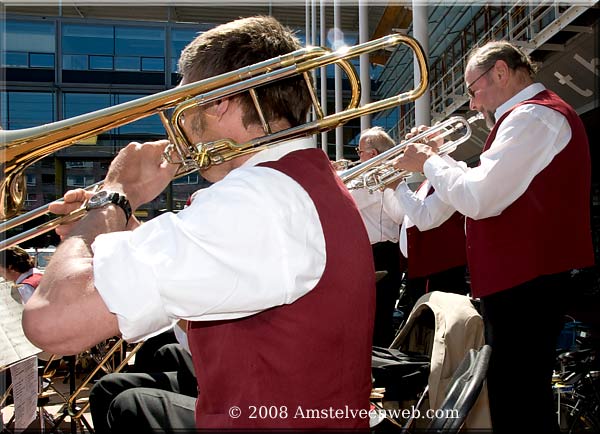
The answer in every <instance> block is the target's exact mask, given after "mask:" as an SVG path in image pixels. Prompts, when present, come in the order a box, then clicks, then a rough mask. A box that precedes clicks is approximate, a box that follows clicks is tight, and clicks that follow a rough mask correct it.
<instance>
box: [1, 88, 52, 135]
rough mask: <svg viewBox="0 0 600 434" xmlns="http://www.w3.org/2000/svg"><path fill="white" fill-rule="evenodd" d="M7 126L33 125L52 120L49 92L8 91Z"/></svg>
mask: <svg viewBox="0 0 600 434" xmlns="http://www.w3.org/2000/svg"><path fill="white" fill-rule="evenodd" d="M7 102H8V128H9V129H11V130H13V129H19V128H28V127H35V126H38V125H43V124H47V123H50V122H52V121H53V120H54V99H53V98H52V93H50V92H8V101H7Z"/></svg>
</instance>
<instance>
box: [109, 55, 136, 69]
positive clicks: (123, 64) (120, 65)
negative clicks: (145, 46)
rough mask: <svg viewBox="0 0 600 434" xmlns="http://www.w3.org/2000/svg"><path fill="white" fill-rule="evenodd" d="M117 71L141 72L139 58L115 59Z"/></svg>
mask: <svg viewBox="0 0 600 434" xmlns="http://www.w3.org/2000/svg"><path fill="white" fill-rule="evenodd" d="M115 69H116V70H117V71H139V70H140V58H139V57H115Z"/></svg>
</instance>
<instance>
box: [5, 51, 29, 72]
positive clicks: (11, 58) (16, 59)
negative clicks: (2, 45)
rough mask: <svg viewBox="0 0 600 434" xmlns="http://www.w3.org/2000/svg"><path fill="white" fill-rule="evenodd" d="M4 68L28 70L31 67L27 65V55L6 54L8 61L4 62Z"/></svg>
mask: <svg viewBox="0 0 600 434" xmlns="http://www.w3.org/2000/svg"><path fill="white" fill-rule="evenodd" d="M4 66H9V67H13V68H27V67H28V66H29V65H28V63H27V53H15V52H10V53H6V60H5V61H4Z"/></svg>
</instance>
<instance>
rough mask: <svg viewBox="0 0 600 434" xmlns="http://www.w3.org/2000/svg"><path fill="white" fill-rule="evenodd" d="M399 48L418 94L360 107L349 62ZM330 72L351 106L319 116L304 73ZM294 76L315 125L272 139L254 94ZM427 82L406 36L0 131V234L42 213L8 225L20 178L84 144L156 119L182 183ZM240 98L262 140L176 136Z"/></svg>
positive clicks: (319, 51)
mask: <svg viewBox="0 0 600 434" xmlns="http://www.w3.org/2000/svg"><path fill="white" fill-rule="evenodd" d="M401 44H403V45H406V46H408V48H410V49H411V50H413V51H414V54H415V59H416V60H415V62H416V64H417V65H418V67H419V70H420V77H421V79H420V82H419V84H418V86H416V87H415V88H414V89H412V90H409V91H406V92H402V93H400V94H398V95H394V96H391V97H389V98H386V99H383V100H380V101H375V102H372V103H368V104H364V105H362V106H360V89H361V86H360V80H359V77H358V75H357V73H356V70H355V68H354V66H353V65H352V63H351V62H350V61H349V59H351V58H354V57H357V56H359V55H361V54H365V53H371V52H375V51H379V50H385V49H390V48H393V47H396V46H399V45H401ZM330 64H335V65H337V66H339V67H340V68H342V70H343V71H344V72H345V73H346V75H347V77H348V81H349V83H350V89H351V98H350V101H349V103H348V105H347V107H346V108H345V109H344V110H343V111H341V112H339V113H332V114H330V115H324V114H323V110H322V108H321V106H320V104H319V103H318V99H317V95H316V92H315V90H314V88H313V85H312V82H311V78H310V72H311V71H313V70H315V69H316V68H321V67H324V66H327V65H330ZM294 76H302V77H303V79H304V81H305V82H306V85H307V87H308V91H309V93H310V96H311V99H312V105H313V108H314V111H315V114H316V116H315V117H316V119H315V120H314V121H310V122H307V123H305V124H302V125H299V126H295V127H291V128H288V129H285V130H282V131H278V132H275V133H272V132H271V131H270V130H269V127H268V124H267V123H266V122H265V121H264V119H265V116H264V114H263V111H262V109H261V107H260V104H259V101H258V97H257V96H256V91H255V89H256V88H258V87H260V86H264V85H268V84H272V83H274V82H276V81H279V80H282V79H285V78H289V77H294ZM428 80H429V73H428V70H427V61H426V57H425V54H424V53H423V49H422V48H421V46H420V44H419V43H418V42H417V41H416V40H415V39H413V38H411V37H409V36H406V35H401V34H392V35H388V36H385V37H383V38H379V39H376V40H373V41H369V42H366V43H364V44H359V45H355V46H353V47H347V48H343V49H339V50H337V51H333V52H332V51H330V50H327V49H325V48H321V47H307V48H304V49H300V50H297V51H294V52H292V53H289V54H286V55H282V56H279V57H275V58H272V59H269V60H265V61H262V62H259V63H256V64H254V65H251V66H247V67H243V68H240V69H238V70H236V71H232V72H228V73H225V74H221V75H218V76H215V77H211V78H208V79H205V80H201V81H198V82H195V83H190V84H187V85H184V86H180V87H177V88H174V89H170V90H166V91H163V92H160V93H158V94H155V95H151V96H147V97H143V98H139V99H137V100H134V101H129V102H126V103H123V104H119V105H117V106H113V107H109V108H105V109H102V110H98V111H95V112H92V113H88V114H84V115H80V116H77V117H74V118H71V119H66V120H62V121H58V122H55V123H52V124H47V125H42V126H39V127H33V128H27V129H23V130H13V131H10V130H9V131H0V151H2V152H0V155H2V158H1V159H0V166H1V167H2V170H3V175H4V177H3V179H2V180H1V183H0V219H2V220H7V221H5V222H4V223H3V224H2V225H1V227H0V230H1V231H2V232H3V233H5V232H6V231H7V230H8V229H10V228H12V227H15V226H17V225H19V224H22V223H25V222H26V221H29V220H31V217H30V215H35V216H40V215H44V214H45V213H46V211H47V209H48V205H46V206H44V207H42V208H41V209H38V210H34V211H33V212H31V214H30V215H27V216H23V217H22V218H18V220H17V221H16V222H15V221H14V219H13V221H11V220H10V219H11V218H12V217H14V216H15V215H17V214H18V212H19V210H20V209H21V208H22V205H23V202H24V196H25V189H24V182H23V173H24V170H25V169H26V168H27V167H28V166H29V165H31V164H33V163H35V162H37V161H39V160H41V159H42V158H44V157H46V156H47V155H49V154H51V153H53V152H55V151H58V150H60V149H63V148H66V147H68V146H70V145H72V144H74V143H76V142H77V141H80V140H83V139H85V138H86V137H90V136H94V135H98V134H100V133H102V132H104V131H107V130H110V129H113V128H116V127H119V126H121V125H124V124H127V123H130V122H134V121H136V120H139V119H141V118H144V117H147V116H151V115H153V114H155V113H158V115H159V117H160V119H161V121H162V123H163V126H164V128H165V130H166V132H167V136H168V139H169V141H170V143H171V144H170V145H169V147H168V149H167V150H166V152H165V159H166V160H167V161H168V162H169V163H173V164H178V165H179V168H178V171H177V175H176V176H183V175H186V174H188V173H191V172H193V171H195V170H198V169H204V168H207V167H209V166H210V165H213V164H221V163H223V162H226V161H229V160H231V159H232V158H236V157H239V156H242V155H247V154H249V153H254V152H258V151H260V150H262V149H266V148H269V147H272V146H276V145H278V144H279V143H280V142H283V141H285V140H289V139H293V138H298V137H303V136H308V135H312V134H316V133H319V132H323V131H327V130H330V129H333V128H337V127H339V126H342V125H344V124H345V123H346V122H348V121H349V120H351V119H354V118H357V117H360V116H364V115H368V114H371V113H375V112H378V111H382V110H387V109H389V108H392V107H395V106H397V105H400V104H403V103H407V102H411V101H414V100H416V99H417V98H418V97H420V96H421V95H422V94H423V93H424V92H425V90H426V88H427V85H428ZM242 92H249V94H250V96H251V98H252V100H253V102H254V106H255V108H256V110H257V112H258V115H259V118H260V119H261V120H262V124H263V129H264V132H265V135H263V136H261V137H257V138H255V139H253V140H251V141H249V142H247V143H236V142H234V141H232V140H229V139H223V140H218V141H215V142H210V143H190V141H189V140H188V138H187V137H186V135H185V133H184V132H183V129H182V114H183V113H184V112H185V111H186V110H188V109H189V108H192V107H199V106H203V105H205V104H208V103H211V102H213V101H216V100H218V99H221V98H228V97H231V96H234V95H237V94H240V93H242ZM28 214H29V213H28ZM83 214H84V211H82V210H77V211H75V212H74V213H72V214H69V215H68V216H66V217H61V218H57V219H54V220H53V221H52V222H48V223H46V224H44V225H43V226H41V227H38V228H34V229H33V230H30V231H28V232H27V233H25V234H19V235H16V236H14V237H12V238H8V239H5V240H4V241H2V242H0V250H4V249H6V248H8V247H10V246H13V245H16V244H19V243H21V242H23V241H26V240H29V239H31V238H34V237H36V236H38V235H41V234H42V233H45V232H48V231H50V230H52V229H54V228H55V227H57V226H58V225H59V224H62V223H64V222H65V220H64V219H65V218H66V219H69V220H74V219H77V218H80V217H81V216H82V215H83Z"/></svg>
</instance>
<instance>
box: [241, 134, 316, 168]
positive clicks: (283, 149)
mask: <svg viewBox="0 0 600 434" xmlns="http://www.w3.org/2000/svg"><path fill="white" fill-rule="evenodd" d="M315 146H316V142H315V136H310V137H305V138H302V139H295V140H288V141H285V142H282V143H281V144H279V145H275V146H273V147H271V148H267V149H263V150H262V151H260V152H257V153H256V154H254V155H253V156H252V157H250V158H249V159H248V160H246V161H245V162H244V164H242V165H241V166H240V167H250V166H256V165H257V164H260V163H264V162H265V161H276V160H279V159H280V158H281V157H283V156H285V155H287V154H289V153H290V152H293V151H298V150H300V149H309V148H314V147H315Z"/></svg>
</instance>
